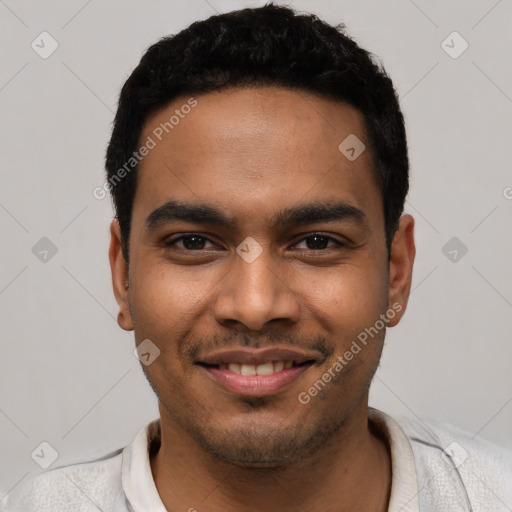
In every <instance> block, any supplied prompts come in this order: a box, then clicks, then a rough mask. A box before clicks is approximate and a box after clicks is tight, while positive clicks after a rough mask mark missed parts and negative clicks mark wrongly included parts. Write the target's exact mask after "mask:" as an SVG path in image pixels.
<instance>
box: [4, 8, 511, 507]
mask: <svg viewBox="0 0 512 512" xmlns="http://www.w3.org/2000/svg"><path fill="white" fill-rule="evenodd" d="M106 167H107V172H108V182H109V184H110V189H111V192H112V196H113V199H114V204H115V209H116V218H115V220H114V221H113V222H112V225H111V245H110V251H109V257H110V264H111V268H112V280H113V287H114V293H115V296H116V299H117V302H118V304H119V315H118V323H119V325H120V326H121V327H122V328H123V329H125V330H128V331H130V330H133V331H134V334H135V339H136V343H137V346H138V353H139V357H140V359H141V362H142V368H143V370H144V372H145V374H146V376H147V379H148V381H149V383H150V384H151V386H152V388H153V389H154V391H155V393H156V395H157V396H158V400H159V412H160V418H159V419H158V420H155V421H153V422H151V423H150V424H149V425H147V426H146V427H145V428H144V429H142V430H141V431H140V433H139V434H138V436H137V437H136V439H135V440H134V441H133V443H131V444H130V445H129V446H127V447H125V448H124V449H120V450H117V451H116V452H115V453H113V454H109V455H106V456H105V457H103V458H102V459H100V460H96V461H90V462H83V463H79V464H75V465H71V466H66V467H62V468H58V469H54V470H52V471H49V472H47V473H45V474H43V475H40V476H39V477H37V478H36V479H34V480H33V481H31V482H29V483H28V484H26V485H25V486H24V487H22V488H21V489H17V490H15V492H14V493H13V495H12V496H11V497H10V498H9V500H8V502H7V504H6V506H5V509H6V510H24V511H29V510H37V511H43V510H48V511H50V510H51V511H52V512H56V511H61V510H62V511H64V510H65V511H70V510H81V511H82V510H91V511H92V510H103V511H107V510H108V511H111V510H112V511H123V512H126V511H133V512H152V511H155V512H156V511H165V510H167V511H178V510H180V511H181V510H183V511H199V512H201V511H208V512H221V511H222V512H226V511H235V510H237V511H261V512H263V511H280V512H291V511H313V510H322V511H332V512H349V511H350V512H354V511H372V512H373V511H375V512H384V511H386V510H390V511H403V512H406V511H407V512H408V511H419V510H421V511H434V510H435V511H459V510H461V511H462V510H482V511H483V510H485V511H498V510H512V457H511V455H510V453H501V454H500V453H499V451H498V450H497V449H496V447H494V446H493V445H491V444H490V443H485V442H482V441H476V440H472V439H471V436H469V435H468V434H466V433H465V432H463V431H458V430H457V431H455V430H448V429H447V428H441V427H438V426H435V425H432V424H423V423H420V422H418V423H413V422H405V421H402V422H400V423H398V422H397V421H396V420H394V419H393V418H391V417H390V416H388V415H386V414H385V413H383V412H381V411H378V410H375V409H372V408H369V407H368V390H369V387H370V383H371V381H372V377H373V375H374V373H375V371H376V369H377V367H378V364H379V360H380V356H381V351H382V348H383V343H384V337H385V332H386V328H387V327H393V326H394V325H396V324H397V323H398V322H399V321H400V319H401V317H402V316H403V314H404V312H405V309H406V306H407V301H408V296H409V291H410V285H411V275H412V268H413V261H414V256H415V246H414V236H413V227H414V221H413V218H412V217H411V216H410V215H402V212H403V204H404V200H405V197H406V194H407V191H408V157H407V143H406V135H405V129H404V122H403V117H402V114H401V112H400V108H399V105H398V101H397V98H396V95H395V91H394V89H393V85H392V82H391V80H390V79H389V77H388V76H387V75H386V73H385V71H384V69H383V68H382V67H381V66H379V65H377V64H376V63H375V61H374V60H373V58H372V57H371V55H370V54H368V53H367V52H366V51H365V50H363V49H361V48H359V47H358V46H357V45H356V44H355V42H353V41H352V40H351V39H350V38H348V37H347V36H346V35H345V34H344V32H343V27H339V28H335V27H331V26H329V25H327V24H326V23H324V22H322V21H320V20H319V19H317V18H316V17H315V16H311V15H299V14H297V13H295V12H293V11H292V10H290V9H288V8H284V7H277V6H273V5H267V6H265V7H263V8H259V9H245V10H242V11H237V12H232V13H228V14H223V15H219V16H214V17H211V18H209V19H208V20H206V21H202V22H198V23H194V24H193V25H191V26H190V27H189V28H187V29H186V30H184V31H182V32H181V33H179V34H177V35H175V36H174V37H168V38H164V39H162V40H161V41H159V42H157V43H156V44H154V45H153V46H152V47H151V48H149V50H148V51H147V52H146V54H145V55H144V56H143V57H142V59H141V62H140V64H139V65H138V66H137V68H136V69H135V70H134V71H133V73H132V75H131V76H130V77H129V79H128V80H127V82H126V83H125V85H124V87H123V89H122V92H121V96H120V100H119V107H118V110H117V114H116V118H115V123H114V130H113V133H112V138H111V141H110V145H109V147H108V150H107V157H106Z"/></svg>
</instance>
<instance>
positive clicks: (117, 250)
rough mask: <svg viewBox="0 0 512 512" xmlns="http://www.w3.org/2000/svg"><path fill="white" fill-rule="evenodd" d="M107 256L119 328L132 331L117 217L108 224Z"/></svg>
mask: <svg viewBox="0 0 512 512" xmlns="http://www.w3.org/2000/svg"><path fill="white" fill-rule="evenodd" d="M108 257H109V261H110V271H111V273H112V287H113V290H114V295H115V298H116V301H117V304H118V305H119V313H118V314H117V323H118V324H119V326H120V327H121V329H124V330H125V331H132V330H133V322H132V315H131V312H130V291H129V276H128V268H127V265H126V261H125V259H124V256H123V251H122V244H121V229H120V226H119V221H118V220H117V219H114V220H113V221H112V223H111V224H110V248H109V251H108Z"/></svg>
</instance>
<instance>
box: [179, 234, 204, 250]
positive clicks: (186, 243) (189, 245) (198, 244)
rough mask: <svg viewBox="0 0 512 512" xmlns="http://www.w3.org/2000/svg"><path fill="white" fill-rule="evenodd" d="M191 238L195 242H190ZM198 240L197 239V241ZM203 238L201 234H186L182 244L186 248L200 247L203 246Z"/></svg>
mask: <svg viewBox="0 0 512 512" xmlns="http://www.w3.org/2000/svg"><path fill="white" fill-rule="evenodd" d="M191 240H195V242H192V243H190V241H191ZM198 240H199V241H198ZM204 242H205V240H204V238H203V237H201V236H196V235H192V236H187V237H186V238H184V239H183V245H184V247H185V248H186V249H191V250H193V249H202V248H203V246H204Z"/></svg>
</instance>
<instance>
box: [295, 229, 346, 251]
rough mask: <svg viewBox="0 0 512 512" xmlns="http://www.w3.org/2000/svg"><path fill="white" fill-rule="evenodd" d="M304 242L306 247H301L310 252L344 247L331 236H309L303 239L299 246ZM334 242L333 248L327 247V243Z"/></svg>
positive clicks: (317, 234)
mask: <svg viewBox="0 0 512 512" xmlns="http://www.w3.org/2000/svg"><path fill="white" fill-rule="evenodd" d="M303 242H305V244H306V247H303V248H304V249H307V250H310V251H321V250H324V249H334V248H336V247H344V246H345V244H344V243H342V242H340V241H338V240H336V239H335V238H333V237H332V236H327V235H322V234H319V233H316V234H313V235H309V236H307V237H305V238H303V239H302V240H301V241H300V242H299V244H301V243H303ZM332 242H334V246H333V245H331V246H330V247H329V243H332Z"/></svg>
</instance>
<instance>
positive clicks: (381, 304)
mask: <svg viewBox="0 0 512 512" xmlns="http://www.w3.org/2000/svg"><path fill="white" fill-rule="evenodd" d="M304 293H305V294H306V295H305V296H306V297H307V299H306V302H307V304H309V308H310V310H311V311H312V313H313V314H314V315H315V317H316V318H317V319H318V320H319V321H321V323H322V324H324V325H326V326H328V328H329V330H332V333H333V334H336V335H342V336H343V335H346V336H354V335H356V336H357V334H358V333H359V332H360V331H361V330H362V329H364V328H365V327H368V326H370V325H373V324H374V323H375V321H376V319H377V318H378V317H379V315H380V314H381V313H383V312H384V311H385V309H386V307H387V293H386V280H385V278H384V277H383V274H382V272H379V270H378V269H377V268H376V267H370V266H362V265H361V266H355V265H351V266H349V265H346V266H341V267H338V268H336V269H332V271H331V272H329V273H326V272H324V273H323V274H318V275H317V276H316V278H315V279H313V280H312V282H311V283H310V285H309V286H307V287H305V292H304Z"/></svg>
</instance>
